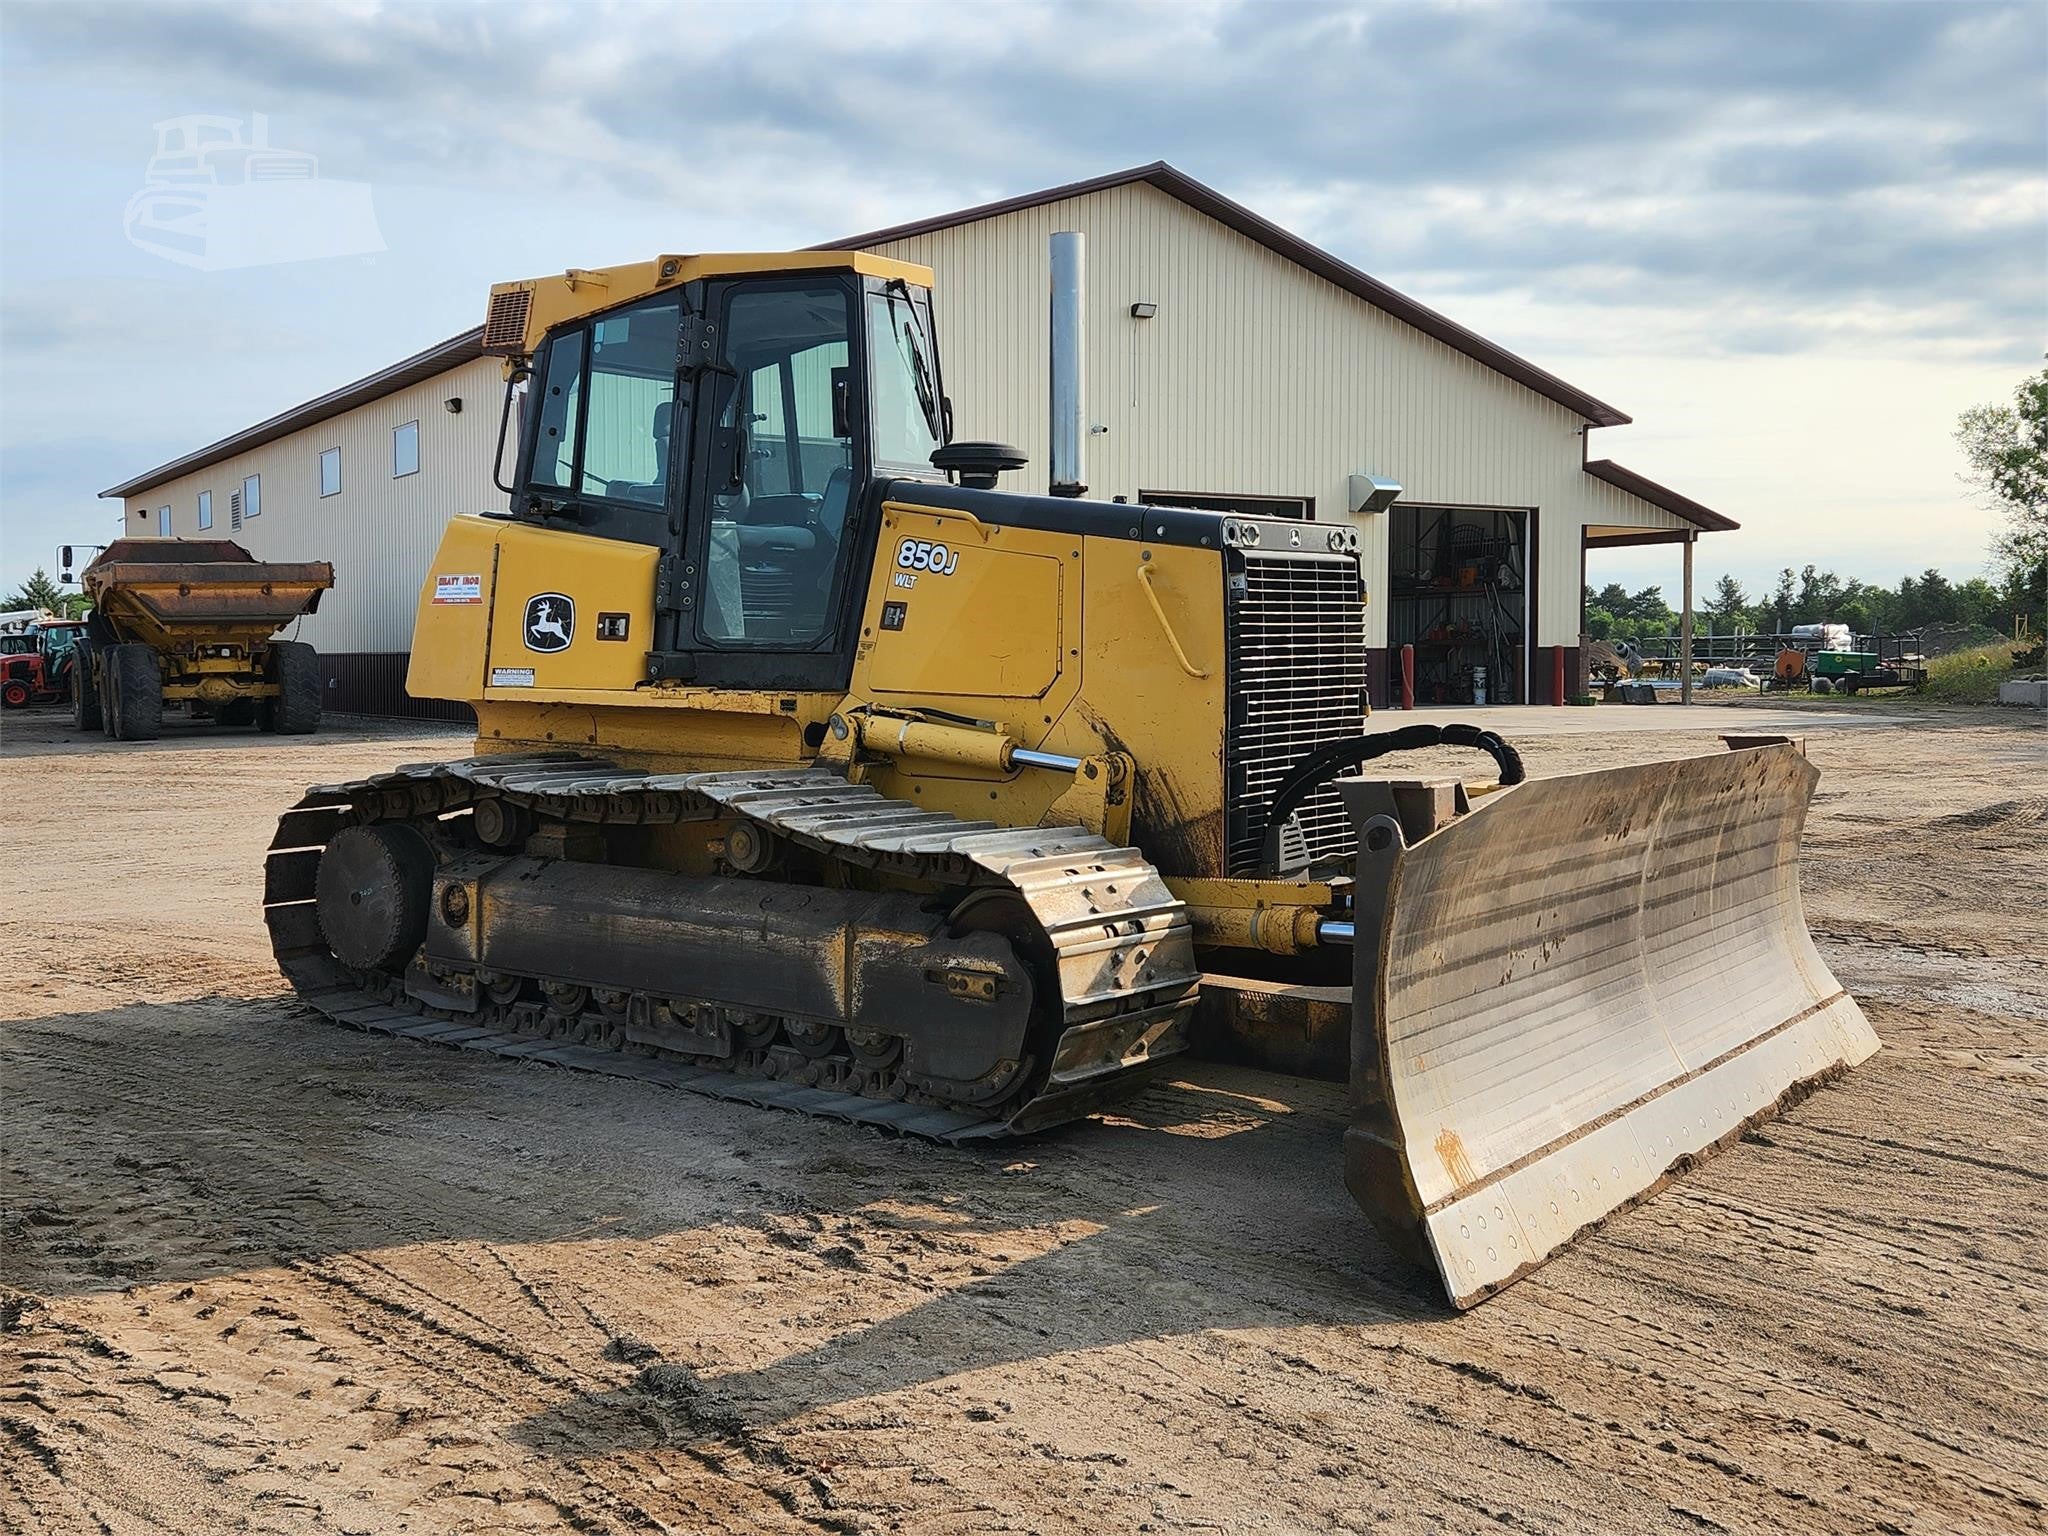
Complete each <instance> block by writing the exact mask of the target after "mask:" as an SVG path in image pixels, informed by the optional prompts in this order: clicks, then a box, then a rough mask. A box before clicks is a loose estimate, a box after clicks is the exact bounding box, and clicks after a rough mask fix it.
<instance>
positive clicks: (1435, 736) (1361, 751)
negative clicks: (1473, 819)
mask: <svg viewBox="0 0 2048 1536" xmlns="http://www.w3.org/2000/svg"><path fill="white" fill-rule="evenodd" d="M1425 747H1475V748H1477V749H1478V750H1479V751H1481V752H1484V753H1486V754H1488V755H1489V756H1490V757H1492V759H1493V760H1494V762H1495V763H1497V764H1499V765H1500V781H1501V783H1503V784H1519V783H1521V782H1522V781H1523V780H1524V779H1526V778H1527V777H1528V776H1529V774H1528V770H1527V769H1525V768H1524V767H1523V766H1522V754H1521V753H1519V752H1517V751H1516V750H1515V749H1514V748H1513V747H1511V746H1509V745H1508V743H1507V742H1506V741H1504V740H1502V739H1501V737H1500V735H1499V733H1498V732H1495V731H1489V730H1483V729H1481V728H1480V727H1479V726H1476V725H1464V724H1461V723H1453V724H1450V725H1404V726H1402V727H1400V729H1398V730H1392V731H1377V732H1375V733H1373V734H1371V735H1369V736H1347V737H1345V738H1344V739H1343V740H1341V741H1333V742H1330V743H1329V744H1328V745H1327V746H1321V747H1318V748H1316V749H1315V751H1313V752H1311V753H1309V755H1308V756H1307V757H1304V758H1303V759H1302V760H1301V761H1300V762H1298V763H1296V764H1295V765H1294V766H1293V767H1292V768H1290V769H1289V770H1288V772H1287V777H1286V778H1284V779H1282V780H1281V781H1280V787H1279V788H1278V789H1277V790H1275V791H1274V792H1273V799H1272V802H1271V803H1270V804H1269V805H1268V806H1267V808H1266V841H1265V847H1264V848H1263V849H1262V850H1261V853H1260V863H1261V864H1262V865H1263V867H1264V869H1265V871H1266V872H1267V873H1269V874H1270V873H1273V872H1274V871H1276V870H1277V869H1278V868H1279V865H1280V829H1281V828H1282V827H1284V826H1286V825H1287V818H1288V817H1290V816H1292V815H1293V814H1294V813H1295V812H1296V811H1297V810H1299V809H1300V808H1301V805H1302V802H1303V801H1305V800H1306V799H1308V797H1309V796H1310V795H1312V794H1314V793H1315V792H1316V790H1318V789H1319V788H1321V787H1322V786H1323V785H1324V784H1327V783H1328V782H1329V781H1330V780H1331V779H1334V778H1336V777H1337V775H1339V774H1340V773H1344V772H1346V771H1348V770H1350V769H1354V768H1358V767H1360V766H1362V765H1363V764H1365V763H1369V762H1371V761H1372V760H1373V759H1374V758H1376V757H1385V756H1387V755H1388V754H1389V753H1393V752H1419V751H1421V750H1422V749H1423V748H1425Z"/></svg>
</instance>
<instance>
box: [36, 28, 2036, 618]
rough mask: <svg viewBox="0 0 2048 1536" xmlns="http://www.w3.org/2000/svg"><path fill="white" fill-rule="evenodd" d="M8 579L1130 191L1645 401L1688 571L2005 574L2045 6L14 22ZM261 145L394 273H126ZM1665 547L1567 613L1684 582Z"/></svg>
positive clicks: (334, 262) (1614, 437) (324, 266)
mask: <svg viewBox="0 0 2048 1536" xmlns="http://www.w3.org/2000/svg"><path fill="white" fill-rule="evenodd" d="M0 70H4V81H0V84H4V88H5V89H4V95H5V101H4V106H0V112H4V134H5V140H4V180H0V580H5V581H6V582H7V583H8V584H9V585H12V584H13V583H14V582H16V581H18V580H19V579H20V578H21V577H22V576H23V575H25V574H26V573H27V571H28V570H29V569H30V568H32V567H33V566H34V565H36V564H38V563H44V562H47V561H48V560H49V559H50V552H51V550H52V548H53V547H54V546H55V545H56V544H58V543H59V542H61V541H64V540H67V539H69V540H75V541H85V540H88V539H104V538H105V537H106V536H107V530H108V529H109V528H110V527H111V526H112V521H113V520H112V519H111V518H110V516H109V511H108V509H109V508H110V507H111V506H112V505H113V504H112V503H106V502H98V501H95V499H94V497H95V493H96V492H98V491H99V490H100V489H102V488H103V487H105V486H108V485H110V484H113V483H115V482H116V481H118V480H121V479H124V478H126V477H128V476H129V475H131V474H134V473H137V472H139V471H141V470H144V469H147V468H149V467H150V466H152V465H154V464H156V463H159V462H161V461H163V460H165V459H168V458H171V457H173V456H175V455H177V454H179V453H181V452H184V451H186V450H188V449H190V448H193V447H195V446H198V445H200V444H202V443H204V442H208V441H211V440H213V439H214V438H217V437H220V436H223V435H225V434H226V433H228V432H230V431H233V430H235V429H238V428H240V427H242V426H245V425H248V424H249V423H251V422H252V421H255V420H257V419H259V418H261V417H264V416H267V415H270V414H272V413H274V412H276V411H277V410H280V409H282V408H284V407H286V406H288V405H291V404H293V403H295V402H297V401H299V400H301V399H304V398H306V397H308V396H311V395H314V394H317V393H320V392H322V391H325V390H327V389H330V388H332V387H334V386H335V385H337V384H340V383H343V382H346V381H347V380H349V379H351V378H354V377H357V376H359V375H361V374H364V373H367V372H370V371H372V370H374V369H376V368H379V367H381V366H383V365H384V364H387V363H389V362H391V361H393V360H395V359H396V358H398V357H399V356H402V355H404V354H405V353H408V352H411V351H415V350H417V349H418V348H420V347H422V346H424V345H426V344H428V343H430V342H433V341H437V340H440V339H441V338H443V337H446V336H448V335H451V334H453V333H455V332H456V331H459V330H461V329H464V328H465V327H467V326H469V325H472V324H474V323H475V322H476V321H477V320H478V319H480V318H481V307H482V297H483V294H484V291H485V288H486V287H487V285H488V284H489V283H491V282H492V281H495V280H499V279H503V278H507V277H515V276H526V275H531V274H533V273H538V272H546V271H550V270H558V269H560V268H563V267H567V266H572V265H573V266H597V265H603V264H606V263H610V262H616V261H627V260H638V259H641V258H644V257H645V256H646V255H648V254H649V253H651V252H654V251H660V250H715V249H721V248H723V249H748V248H754V249H759V248H776V247H783V246H795V245H808V244H811V243H814V242H816V241H819V240H824V239H828V238H831V237H833V236H835V235H840V234H846V233H850V232H853V231H856V230H862V229H869V228H874V227H877V226H881V225H885V224H889V223H892V222H896V221H899V220H904V219H910V218H915V217H918V216H921V215H925V214H930V213H935V212H941V211H944V210H947V209H951V208H956V207H961V206H965V205H968V204H971V203H975V202H980V201H984V200H988V199H991V198H996V197H1001V196H1006V195H1009V194H1012V193H1016V192H1020V191H1025V190H1029V189H1032V188H1036V187H1041V186H1047V185H1052V184H1055V183H1058V182H1063V181H1069V180H1074V179H1078V178H1081V177H1084V176H1090V175H1095V174H1098V173H1100V172H1103V171H1107V170H1111V169H1115V168H1119V167H1122V166H1126V165H1131V164H1137V163H1140V162H1144V161H1149V160H1154V159H1165V160H1169V161H1171V162H1173V163H1174V164H1175V165H1177V166H1179V167H1180V168H1181V169H1182V170H1185V171H1187V172H1189V173H1190V174H1192V175H1194V176H1196V177H1199V178H1200V179H1202V180H1204V181H1207V182H1209V183H1210V184H1211V185H1213V186H1216V187H1218V188H1219V189H1221V190H1222V191H1224V192H1226V193H1227V194H1229V195H1230V196H1232V197H1234V198H1236V199H1237V200H1239V201H1241V202H1244V203H1246V204H1249V205H1250V206H1251V207H1253V208H1255V209H1257V210H1259V211H1260V212H1262V213H1264V214H1266V215H1267V216H1269V217H1271V218H1273V219H1275V220H1276V221H1277V222H1279V223H1281V224H1284V225H1286V226H1288V227H1289V228H1291V229H1294V230H1295V231H1297V232H1299V233H1300V234H1303V235H1305V236H1306V237H1308V238H1309V239H1311V240H1314V241H1316V242H1317V243H1319V244H1321V245H1323V246H1325V247H1327V248H1329V249H1331V250H1333V251H1335V252H1337V253H1338V254H1339V255H1341V256H1343V257H1345V258H1346V259H1347V260H1349V261H1351V262H1353V263H1354V264H1356V265H1358V266H1361V267H1363V268H1365V269H1366V270H1367V271H1369V272H1371V273H1373V274H1374V275H1375V276H1377V277H1380V278H1381V279H1383V280H1385V281H1387V282H1390V283H1392V284H1393V285H1395V286H1396V287H1398V288H1401V289H1403V290H1405V291H1406V292H1408V293H1411V294H1413V295H1415V296H1416V297H1418V298H1420V299H1422V300H1423V301H1425V302H1427V303H1429V304H1431V305H1432V306H1434V307H1436V308H1438V309H1440V310H1442V311H1444V312H1445V313H1447V314H1449V315H1451V316H1452V317H1453V318H1455V319H1457V320H1460V321H1462V322H1464V323H1465V324H1467V325H1470V326H1472V327H1474V328H1475V329H1477V330H1479V331H1481V332H1482V333H1484V334H1486V335H1489V336H1491V337H1492V338H1494V339H1495V340H1497V341H1500V342H1501V343H1503V344H1504V345H1506V346H1508V347H1509V348H1511V349H1513V350H1514V351H1517V352H1520V353H1521V354H1523V355H1524V356H1526V357H1528V358H1531V359H1532V360H1534V361H1536V362H1538V363H1540V364H1542V365H1543V366H1544V367H1546V368H1549V369H1550V370H1551V371H1553V372H1555V373H1558V374H1561V375H1562V376H1563V377H1565V378H1567V379H1569V380H1571V381H1572V382H1573V383H1574V384H1577V385H1579V386H1580V387H1582V388H1584V389H1586V390H1588V391H1590V392H1591V393H1593V394H1594V395H1596V396H1598V397H1600V398H1602V399H1605V400H1609V401H1612V402H1614V403H1615V404H1617V405H1619V406H1621V407H1622V408H1623V409H1625V410H1627V411H1628V412H1630V413H1631V414H1632V415H1633V416H1634V417H1635V419H1636V425H1633V426H1629V427H1622V428H1614V429H1608V430H1605V431H1602V432H1600V433H1597V434H1596V435H1595V437H1594V445H1595V447H1594V451H1595V453H1596V455H1599V454H1604V455H1608V456H1612V457H1616V458H1619V459H1621V460H1622V461H1623V462H1625V463H1627V464H1629V465H1630V466H1631V467H1634V468H1637V469H1639V470H1641V471H1642V472H1644V473H1646V474H1649V475H1651V476H1652V477H1654V478H1657V479H1660V480H1663V481H1665V482H1666V483H1668V484H1671V485H1674V486H1676V487H1678V488H1679V489H1681V490H1684V491H1685V492H1687V493H1688V494H1691V495H1693V496H1695V497H1696V498H1697V499H1699V500H1701V501H1704V502H1706V503H1707V504H1708V505H1710V506H1713V507H1716V508H1718V509H1720V510H1723V511H1725V512H1727V513H1729V514H1730V515H1732V516H1734V517H1737V518H1739V519H1740V520H1741V521H1742V522H1743V524H1744V528H1743V531H1742V532H1741V533H1739V534H1734V535H1723V536H1719V537H1717V538H1715V539H1713V540H1711V541H1709V542H1708V544H1706V545H1705V546H1703V563H1704V571H1703V575H1707V574H1715V573H1718V572H1719V571H1720V570H1722V569H1724V568H1726V569H1732V570H1733V571H1735V572H1736V573H1737V574H1738V575H1739V576H1741V577H1742V578H1743V579H1745V580H1746V581H1747V582H1748V583H1749V584H1750V585H1751V586H1752V587H1755V586H1758V585H1760V584H1762V583H1763V582H1765V581H1766V580H1767V579H1768V577H1769V575H1770V573H1771V572H1773V571H1775V570H1776V568H1777V567H1779V566H1780V565H1783V564H1787V563H1791V564H1795V565H1796V564H1803V563H1804V562H1806V561H1808V560H1815V561H1819V562H1820V563H1822V564H1823V565H1832V566H1833V567H1835V568H1836V569H1837V570H1839V571H1841V572H1842V573H1844V574H1847V575H1858V576H1862V577H1865V578H1880V579H1896V577H1897V575H1898V574H1899V573H1900V572H1901V571H1904V570H1907V569H1918V568H1920V567H1922V566H1925V565H1929V564H1934V565H1939V566H1941V567H1942V568H1944V569H1946V570H1949V571H1950V572H1952V573H1954V574H1956V575H1959V576H1961V575H1967V574H1974V573H1975V572H1976V571H1978V570H1979V569H1980V568H1981V566H1982V563H1983V558H1984V544H1985V540H1986V536H1987V534H1988V532H1989V530H1990V528H1991V526H1992V521H1993V519H1992V514H1990V513H1989V512H1987V511H1985V510H1983V509H1981V508H1979V507H1977V506H1975V505H1974V504H1973V503H1972V501H1971V498H1970V496H1969V495H1968V493H1967V492H1966V491H1965V490H1964V489H1963V488H1962V487H1961V486H1960V485H1959V484H1958V482H1957V480H1956V469H1957V457H1956V454H1955V451H1954V448H1953V444H1952V442H1951V440H1950V432H1951V431H1952V428H1953V424H1954V419H1955V416H1956V414H1957V413H1958V412H1959V411H1960V410H1962V409H1963V408H1964V407H1966V406H1968V405H1971V404H1973V403H1976V402H1979V401H1983V400H1989V399H1994V398H2003V397H2005V396H2006V395H2008V394H2009V393H2010V391H2011V389H2012V387H2013V385H2014V384H2015V383H2016V382H2017V381H2018V380H2019V379H2020V378H2021V377H2022V375H2024V374H2025V373H2026V372H2027V371H2028V370H2029V369H2030V368H2033V367H2038V366H2040V361H2041V355H2042V351H2043V347H2044V339H2048V6H2043V5H2042V4H2039V3H2026V4H2018V5H2006V4H1974V3H1967V0H1964V3H1952V4H1895V3H1886V4H1849V3H1836V4H1789V3H1786V4H1764V5H1745V4H1714V3H1708V4H1690V5H1681V4H1648V3H1606V4H1596V5H1567V4H1557V5H1544V4H1536V3H1508V4H1494V3H1484V0H1459V3H1449V4H1441V5H1424V4H1368V5H1336V4H1330V5H1323V4H1285V3H1272V0H1268V3H1253V4H1232V3H1223V0H1177V3H1171V4H1159V5H1147V4H1081V3H1076V4H1049V5H1026V4H1022V3H1013V4H982V5H965V4H955V5H946V6H940V5H936V4H931V5H919V4H910V3H898V4H859V3H854V0H849V3H844V4H838V5H816V6H813V5H803V4H773V3H766V4H750V5H744V6H741V5H719V6H701V7H692V8H683V7H667V6H657V5H654V4H619V5H613V6H610V7H603V6H599V5H595V4H583V5H576V6H569V5H560V6H555V5H538V4H536V5H511V4H503V5H473V4H467V3H459V0H438V3H407V4H396V5H384V4H377V3H370V0H348V3H336V4H317V3H292V4H282V5H271V6H266V5H260V4H246V3H244V4H236V5H232V6H218V7H216V6H204V5H173V4H156V5H148V4H130V5H99V4H92V3H86V0H63V3H38V0H8V3H7V4H5V6H4V7H0ZM196 113H207V114H218V115H221V116H226V117H235V118H247V117H248V116H249V115H250V114H252V113H264V114H267V115H268V117H269V120H270V134H271V140H272V142H273V143H276V144H282V145H286V146H290V147H293V148H299V149H305V150H309V151H312V152H313V153H315V154H317V155H318V156H319V157H320V170H321V173H322V175H323V176H326V177H331V178H344V179H351V180H355V181H360V182H365V183H368V184H369V185H370V186H371V188H372V189H373V195H374V199H375V210H376V220H377V225H378V228H379V230H380V231H381V237H382V241H383V244H384V246H385V247H386V248H385V249H384V250H382V251H381V252H377V253H374V254H364V255H352V256H337V257H330V258H327V259H321V260H307V261H297V262H292V263H288V264H282V265H271V266H259V267H252V268H246V269H242V270H234V271H210V272H209V271H198V270H193V269H190V268H187V267H184V266H180V265H177V264H174V263H172V262H170V261H166V260H164V259H162V258H161V257H158V256H156V255H152V254H150V253H149V252H146V251H144V250H141V249H138V248H137V247H136V246H134V245H131V244H130V243H129V242H128V240H127V239H126V237H125V235H124V233H123V209H124V207H125V206H126V204H127V202H128V199H129V197H130V196H131V194H133V193H134V192H135V191H136V189H137V188H138V187H139V186H140V185H141V184H142V180H143V172H144V167H145V165H146V163H147V161H148V158H149V156H150V153H151V150H152V148H153V145H154V132H153V128H152V125H153V124H155V123H157V122H160V121H162V120H165V119H169V118H176V117H181V116H185V115H188V114H196ZM1673 564H1674V562H1673V561H1672V558H1671V557H1670V556H1669V554H1668V553H1666V552H1663V551H1647V552H1635V553H1633V554H1630V555H1626V556H1624V555H1619V554H1616V555H1609V556H1605V557H1602V561H1601V563H1600V565H1599V567H1598V568H1596V570H1595V571H1594V573H1593V574H1594V578H1595V580H1596V581H1597V580H1601V579H1607V578H1613V579H1621V580H1625V581H1628V582H1630V583H1631V584H1632V585H1634V584H1639V582H1641V581H1645V580H1658V579H1668V578H1670V576H1671V575H1672V569H1671V568H1672V566H1673Z"/></svg>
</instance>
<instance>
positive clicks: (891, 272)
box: [491, 251, 932, 353]
mask: <svg viewBox="0 0 2048 1536" xmlns="http://www.w3.org/2000/svg"><path fill="white" fill-rule="evenodd" d="M778 272H858V273H860V274H861V275H862V276H863V277H879V278H882V279H883V280H885V281H886V280H888V279H890V278H898V279H901V280H902V281H903V282H906V283H909V284H910V285H912V286H913V287H917V288H930V287H931V285H932V270H931V268H930V267H925V266H919V265H918V264H917V263H916V262H911V261H893V260H891V259H890V258H888V257H886V256H870V255H868V254H867V253H866V252H865V251H762V252H749V251H733V252H722V253H719V254H715V255H706V256H657V257H655V258H654V260H652V261H634V262H627V263H625V264H624V265H622V266H616V267H590V268H582V267H577V268H571V269H570V270H569V271H567V272H564V273H562V274H561V275H560V276H558V277H534V278H526V279H524V280H522V281H519V282H511V283H493V284H492V285H491V297H492V298H493V299H494V300H495V299H496V298H498V297H499V295H501V294H515V293H527V294H531V295H532V298H531V300H530V303H529V307H528V309H527V312H526V327H525V335H524V337H523V339H522V341H521V343H520V350H521V351H522V352H527V353H530V352H532V351H533V350H534V349H535V348H536V347H538V346H539V345H540V342H541V338H542V337H544V336H546V335H547V333H548V332H549V331H551V330H553V329H554V328H555V327H556V326H558V325H561V324H562V323H563V322H564V321H568V320H574V319H576V318H577V317H579V316H581V315H588V314H593V313H595V312H596V311H598V310H603V309H611V308H613V307H615V306H616V305H620V304H627V303H630V302H632V301H633V300H634V299H638V298H644V297H645V296H646V295H648V294H650V293H658V292H660V291H662V290H663V289H666V288H676V287H680V286H681V285H682V284H684V283H692V282H697V281H700V280H701V279H704V278H713V277H761V276H773V275H774V274H776V273H778Z"/></svg>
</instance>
